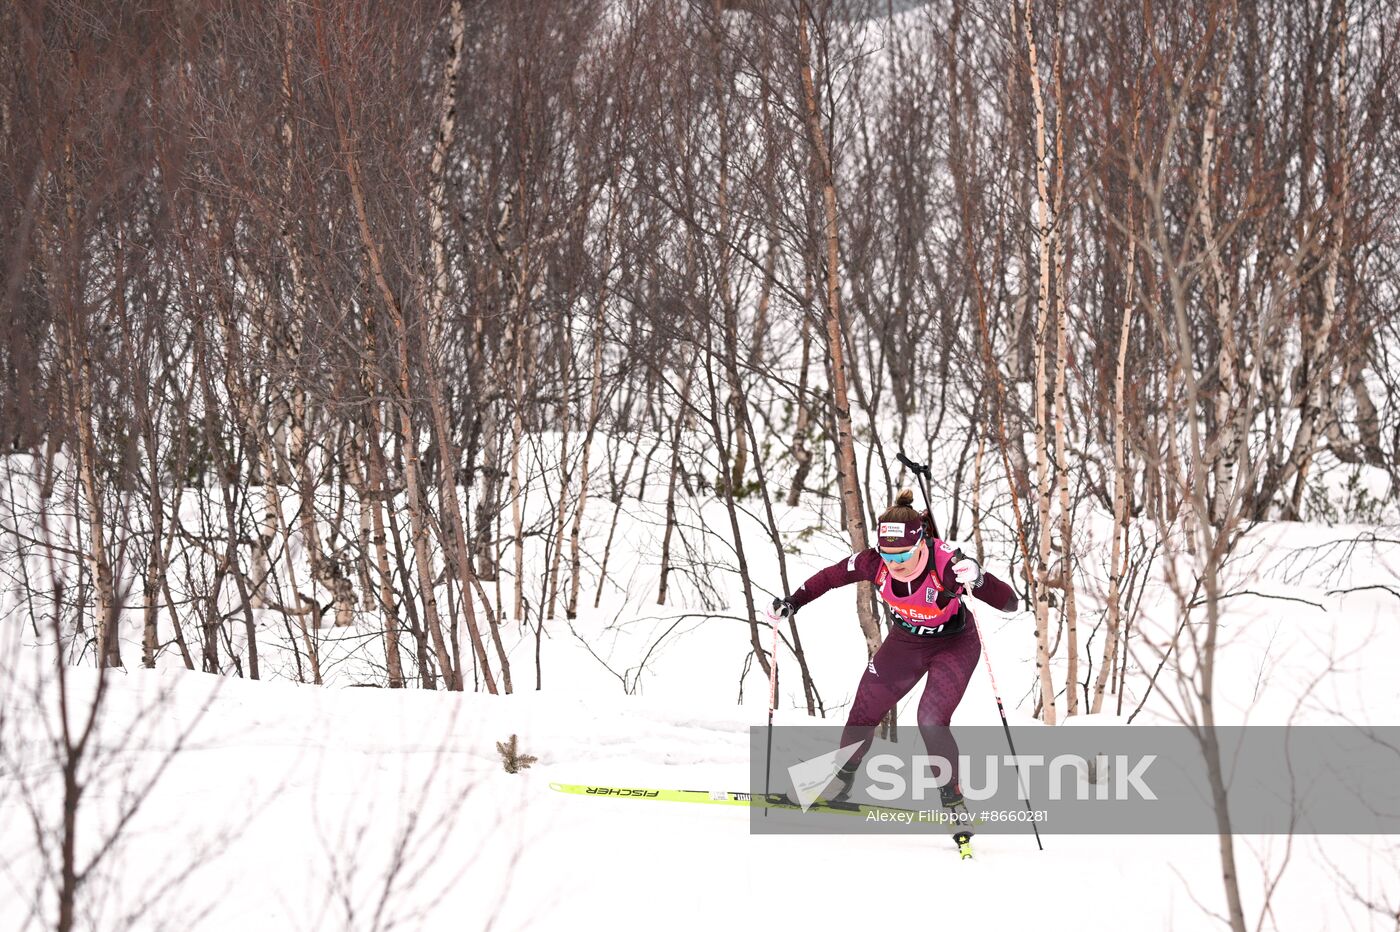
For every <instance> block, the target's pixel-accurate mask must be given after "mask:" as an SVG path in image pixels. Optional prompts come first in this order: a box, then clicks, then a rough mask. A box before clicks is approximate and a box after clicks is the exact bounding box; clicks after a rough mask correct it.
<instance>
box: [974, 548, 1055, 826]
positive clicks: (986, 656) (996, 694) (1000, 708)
mask: <svg viewBox="0 0 1400 932" xmlns="http://www.w3.org/2000/svg"><path fill="white" fill-rule="evenodd" d="M958 552H959V553H961V552H962V551H958ZM958 591H959V592H961V591H962V588H961V587H959V589H958ZM977 640H979V641H981V642H982V660H983V661H984V662H985V663H986V664H987V679H989V680H991V681H992V696H993V698H995V699H996V701H997V712H998V713H999V714H1000V715H1001V727H1002V730H1003V731H1005V732H1006V746H1007V747H1009V748H1010V749H1011V758H1012V760H1015V759H1016V744H1015V742H1013V741H1012V740H1011V724H1010V723H1009V722H1007V720H1006V706H1004V705H1002V704H1001V691H1000V690H998V689H997V678H996V674H994V673H993V672H992V655H991V653H989V652H988V650H987V642H986V641H985V640H983V638H982V631H981V629H980V628H979V629H978V631H977ZM1016 786H1017V787H1018V788H1019V789H1020V790H1021V791H1022V793H1023V795H1024V796H1025V797H1026V811H1027V812H1029V813H1030V814H1031V831H1033V832H1035V845H1036V847H1037V848H1039V849H1040V850H1041V851H1044V850H1045V845H1044V843H1042V842H1041V840H1040V825H1039V824H1038V823H1037V822H1036V821H1035V812H1034V811H1033V810H1032V809H1031V794H1030V791H1029V790H1027V789H1026V786H1025V784H1024V783H1023V782H1022V780H1021V765H1020V764H1017V765H1016Z"/></svg>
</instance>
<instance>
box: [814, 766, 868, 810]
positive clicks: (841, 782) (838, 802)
mask: <svg viewBox="0 0 1400 932" xmlns="http://www.w3.org/2000/svg"><path fill="white" fill-rule="evenodd" d="M859 770H860V764H847V765H846V766H844V767H842V768H841V769H840V770H838V771H836V774H835V775H834V776H833V777H832V778H831V782H830V783H828V784H827V785H826V789H824V790H822V794H821V795H820V796H818V797H817V805H821V806H835V807H838V808H839V807H840V806H842V805H849V803H848V800H849V799H850V796H851V790H852V789H854V788H855V785H856V772H857V771H859Z"/></svg>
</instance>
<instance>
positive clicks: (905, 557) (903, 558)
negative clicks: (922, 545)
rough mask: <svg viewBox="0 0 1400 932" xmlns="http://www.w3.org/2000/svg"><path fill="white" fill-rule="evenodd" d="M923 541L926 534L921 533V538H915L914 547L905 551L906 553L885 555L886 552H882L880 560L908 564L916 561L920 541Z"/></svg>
mask: <svg viewBox="0 0 1400 932" xmlns="http://www.w3.org/2000/svg"><path fill="white" fill-rule="evenodd" d="M923 539H924V532H923V531H920V532H919V536H918V537H916V538H914V545H913V546H912V547H910V548H909V549H908V550H906V551H904V553H885V551H883V550H881V551H880V559H881V560H884V561H885V562H886V563H907V562H909V561H910V560H912V559H914V554H916V553H918V552H919V541H921V540H923Z"/></svg>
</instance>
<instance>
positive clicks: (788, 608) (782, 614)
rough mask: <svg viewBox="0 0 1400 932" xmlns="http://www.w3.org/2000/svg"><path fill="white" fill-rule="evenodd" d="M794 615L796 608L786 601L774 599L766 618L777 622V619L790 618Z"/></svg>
mask: <svg viewBox="0 0 1400 932" xmlns="http://www.w3.org/2000/svg"><path fill="white" fill-rule="evenodd" d="M796 614H797V606H795V605H793V604H792V603H791V602H789V601H788V600H787V599H774V600H773V607H772V608H770V609H769V610H768V617H769V618H770V619H772V620H773V621H777V620H778V619H779V618H791V617H792V616H793V615H796Z"/></svg>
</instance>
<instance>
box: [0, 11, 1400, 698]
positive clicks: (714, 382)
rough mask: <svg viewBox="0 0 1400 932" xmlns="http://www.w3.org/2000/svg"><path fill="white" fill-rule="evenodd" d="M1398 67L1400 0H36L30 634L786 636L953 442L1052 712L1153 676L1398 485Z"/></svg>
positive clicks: (3, 370) (12, 270) (30, 74)
mask: <svg viewBox="0 0 1400 932" xmlns="http://www.w3.org/2000/svg"><path fill="white" fill-rule="evenodd" d="M1398 53H1400V11H1397V9H1396V7H1395V6H1394V5H1393V4H1391V3H1387V2H1383V0H1261V2H1257V3H1238V2H1232V0H1186V2H1184V3H1182V4H1177V5H1172V6H1160V5H1157V4H1153V3H1141V4H1139V3H1119V2H1108V0H1012V2H1010V3H1005V2H1003V3H998V2H992V0H932V2H928V3H913V2H909V0H901V2H893V0H868V2H859V0H847V2H836V0H664V2H643V0H606V2H605V0H571V2H568V3H562V2H559V3H555V2H541V3H514V2H468V0H429V2H417V0H412V2H404V3H398V4H393V5H383V4H377V3H372V2H361V0H334V2H330V0H324V2H322V0H248V2H236V3H235V2H217V0H151V2H148V3H142V4H132V3H125V2H115V0H113V2H95V0H94V2H80V0H47V2H45V0H35V2H21V3H12V4H6V5H4V7H3V8H0V69H2V70H3V75H4V77H3V80H0V302H3V315H0V327H3V333H2V334H0V459H3V460H4V462H5V465H6V468H5V473H4V481H5V483H6V488H4V489H3V491H0V499H2V500H3V503H4V507H3V509H0V522H2V524H0V548H2V549H3V552H0V568H3V570H4V573H5V579H4V586H5V588H6V589H7V590H8V591H9V592H10V593H11V594H12V596H13V597H12V598H11V599H10V601H8V602H7V603H6V605H7V606H8V611H7V617H6V618H4V619H3V623H4V624H5V625H7V626H12V627H23V628H24V629H26V631H27V635H26V636H28V637H32V638H34V639H37V640H38V641H39V642H42V643H45V644H48V645H50V646H51V647H52V648H53V649H55V650H57V651H58V652H59V654H60V656H61V662H62V663H63V664H68V665H72V664H77V665H86V666H97V667H103V668H115V667H122V668H126V669H134V668H137V667H141V666H144V667H155V666H158V665H177V666H182V667H184V668H188V669H190V670H196V671H203V672H205V673H210V674H219V675H222V676H225V677H241V678H247V679H264V680H266V679H274V678H276V679H284V680H290V681H294V682H298V683H305V684H321V683H326V682H328V681H330V680H332V679H334V678H335V677H336V676H337V675H340V674H342V673H344V671H346V670H348V669H351V668H353V670H354V673H353V676H352V677H351V678H352V680H353V684H354V685H366V686H378V687H387V688H390V689H400V688H406V689H428V690H462V691H468V692H470V691H477V692H485V693H493V694H494V693H502V694H504V693H510V692H520V691H531V690H536V689H539V688H541V686H542V684H544V683H547V682H549V681H550V676H551V670H550V666H549V663H548V657H547V651H546V652H542V651H541V647H540V645H541V643H542V642H547V641H548V640H549V639H551V638H556V637H565V638H566V637H568V636H569V635H568V631H569V625H571V624H573V623H575V622H577V621H578V620H579V619H580V618H581V617H583V616H586V615H587V613H588V612H589V611H590V610H593V609H596V608H598V607H599V606H600V605H607V604H610V603H613V602H615V601H617V600H618V599H623V598H625V599H628V600H631V603H632V604H635V605H642V606H646V605H650V606H652V607H653V608H655V609H656V610H657V611H664V610H665V607H668V606H672V607H674V606H678V605H680V606H703V607H704V608H706V609H709V610H717V609H718V608H719V607H720V606H721V603H724V605H723V607H724V609H725V610H726V611H728V612H730V613H731V614H734V615H736V616H738V617H739V618H740V619H741V620H744V621H746V622H747V623H748V624H749V625H750V627H751V632H752V641H753V650H752V653H751V656H750V657H749V662H751V663H752V664H754V665H755V666H756V667H757V668H761V669H762V670H763V671H764V672H766V671H767V669H768V667H767V665H768V663H769V650H768V646H767V644H766V643H760V640H759V628H758V626H757V625H756V624H755V622H756V620H757V618H758V617H759V615H761V613H762V610H763V608H764V606H765V605H766V603H767V602H768V601H770V600H771V598H772V597H773V596H774V595H782V594H783V593H784V592H786V591H791V589H792V588H794V587H796V586H797V585H798V584H799V583H800V582H801V580H802V578H804V575H805V574H804V573H799V571H797V570H796V569H791V568H790V567H789V564H790V563H791V562H792V561H793V559H794V555H795V554H798V553H800V552H801V549H802V548H801V544H800V542H797V543H794V541H793V539H792V536H791V532H793V531H794V530H796V528H794V527H792V526H783V525H782V524H781V522H780V518H781V516H783V515H787V514H790V513H791V512H790V509H792V508H794V507H797V506H803V507H805V508H807V509H809V512H810V513H811V514H813V515H816V516H817V518H816V519H815V520H816V524H815V525H814V526H813V527H811V528H809V530H810V531H811V532H812V533H815V534H827V535H834V536H836V537H839V538H840V539H842V540H844V541H846V542H848V544H849V547H850V548H853V549H860V548H864V547H866V546H869V542H870V539H871V535H870V530H869V529H870V528H871V526H872V522H873V520H874V519H875V516H876V515H878V514H879V513H880V512H881V511H882V510H883V509H884V508H885V507H886V506H887V505H888V504H889V503H890V501H892V499H893V496H894V492H895V491H896V490H897V489H898V488H900V487H903V486H911V485H913V480H912V478H911V477H910V476H909V474H908V473H906V472H903V471H902V470H901V467H900V465H899V463H898V462H897V461H896V454H897V452H898V451H900V450H904V451H907V452H908V453H909V455H911V456H913V457H915V458H916V459H918V460H920V461H925V462H928V463H930V464H931V465H932V470H933V472H932V478H933V490H934V491H933V496H932V497H933V514H934V518H935V520H936V521H937V523H938V525H939V527H940V529H941V532H942V536H943V537H945V538H949V539H959V540H965V541H968V542H969V543H970V546H971V547H972V548H974V549H975V551H976V553H977V555H978V556H979V557H980V558H983V559H985V560H988V561H992V562H995V563H997V564H999V565H1001V566H1002V567H1003V568H1007V567H1009V572H1008V573H1006V578H1008V579H1010V580H1012V581H1013V583H1014V585H1015V586H1016V587H1017V588H1018V590H1019V591H1020V593H1021V595H1022V597H1023V604H1026V605H1028V606H1030V610H1031V612H1032V613H1033V618H1034V624H1033V626H1031V625H1027V626H1026V628H1025V631H1024V634H1023V635H1022V636H1023V637H1024V638H1026V639H1030V638H1034V639H1035V653H1036V658H1037V679H1036V682H1035V683H1034V684H1029V683H1028V684H1016V688H1017V689H1019V688H1021V686H1022V685H1024V686H1026V687H1028V695H1029V696H1030V698H1029V700H1028V701H1029V704H1028V705H1027V708H1031V707H1032V706H1033V708H1034V714H1035V715H1037V716H1038V717H1040V718H1041V719H1043V720H1044V721H1045V722H1046V723H1054V722H1056V721H1060V720H1063V719H1064V718H1066V717H1068V716H1073V715H1076V714H1080V713H1087V712H1090V711H1100V710H1104V711H1117V712H1119V713H1123V714H1126V713H1128V712H1130V711H1131V710H1132V708H1133V705H1134V703H1135V702H1136V701H1137V699H1138V698H1139V697H1140V696H1141V695H1142V694H1143V692H1144V691H1145V690H1147V689H1150V684H1149V683H1148V678H1149V677H1150V676H1151V674H1152V669H1151V666H1150V665H1148V664H1144V663H1142V662H1133V661H1131V660H1130V646H1129V645H1130V642H1131V639H1132V635H1133V628H1132V625H1133V620H1134V617H1135V614H1136V612H1137V609H1138V606H1139V603H1140V599H1141V596H1142V591H1143V586H1144V585H1145V580H1146V578H1147V576H1148V570H1149V568H1150V567H1152V566H1153V565H1160V564H1161V563H1162V561H1166V563H1167V564H1168V565H1169V567H1170V568H1171V570H1170V573H1171V578H1172V580H1173V583H1174V585H1176V586H1177V588H1178V590H1179V592H1180V595H1181V598H1182V605H1183V606H1184V607H1185V606H1197V605H1205V604H1209V605H1210V606H1212V607H1214V606H1215V605H1216V604H1217V603H1218V602H1219V601H1220V600H1221V599H1222V598H1224V597H1225V596H1226V595H1227V593H1226V592H1224V590H1223V589H1222V586H1223V583H1222V582H1221V580H1220V573H1221V570H1222V568H1223V567H1225V566H1226V565H1227V563H1228V561H1229V559H1230V558H1231V554H1232V552H1233V548H1234V547H1235V545H1236V543H1237V542H1238V541H1239V539H1240V538H1241V536H1242V535H1244V534H1246V533H1247V532H1248V531H1249V530H1250V529H1251V528H1254V527H1257V526H1259V525H1260V523H1261V522H1296V521H1312V522H1324V523H1346V522H1362V523H1371V524H1376V523H1379V522H1382V521H1384V520H1386V519H1387V516H1393V515H1394V514H1395V511H1396V506H1397V486H1396V479H1397V463H1400V359H1397V353H1400V314H1397V312H1396V309H1395V307H1396V305H1395V301H1396V298H1397V295H1396V282H1397V261H1398V260H1400V230H1397V207H1398V206H1400V172H1397V171H1396V166H1397V164H1400V103H1398V102H1400V70H1398V66H1400V59H1397V54H1398ZM639 515H643V516H645V521H647V522H649V524H648V526H649V527H650V528H651V529H652V530H653V531H654V534H653V536H652V537H650V538H649V540H651V541H653V543H652V544H649V545H648V546H647V547H646V548H645V549H644V550H643V551H642V553H641V554H640V556H639V557H638V559H637V560H636V563H637V564H638V566H637V567H635V568H632V569H626V570H624V568H623V567H622V566H621V564H620V562H619V559H620V558H619V556H618V554H619V553H620V552H622V551H625V550H626V549H627V548H628V547H629V546H631V545H632V544H631V542H630V541H628V540H627V539H626V538H627V537H628V536H629V535H631V534H632V533H634V532H633V531H632V530H629V529H630V528H632V527H633V524H632V523H630V522H633V521H635V520H638V516H639ZM700 515H703V516H704V518H703V520H702V519H701V518H700V517H697V516H700ZM756 563H761V564H762V565H763V566H765V567H767V566H771V565H774V564H775V563H776V566H777V567H778V568H779V573H778V575H777V576H776V577H775V576H773V575H772V574H771V573H770V572H767V571H765V572H762V573H759V572H756V571H754V570H753V569H752V567H753V566H754V565H755V564H756ZM721 581H723V585H721ZM729 581H732V582H733V591H735V592H740V593H742V598H731V597H730V596H729V592H730V587H729ZM865 588H866V587H864V586H862V589H865ZM856 605H857V611H856V612H854V613H852V616H851V618H850V620H849V622H848V623H849V624H850V625H852V626H856V625H858V626H859V627H860V631H861V635H862V637H864V639H865V642H866V645H867V649H868V650H869V651H870V652H871V653H872V654H873V652H874V650H875V648H876V647H878V645H879V643H880V641H881V637H882V632H881V625H880V623H879V621H878V616H877V615H876V610H875V606H874V600H873V598H872V597H871V596H870V595H869V593H865V594H863V595H862V596H860V597H858V598H857V599H856ZM783 636H784V638H785V639H786V641H787V643H788V645H789V646H790V647H791V648H792V649H793V650H794V651H795V652H796V654H797V655H798V656H799V657H800V656H801V635H800V634H799V632H798V627H797V626H796V625H793V626H791V627H790V628H787V627H785V628H784V630H783ZM736 672H737V671H733V670H724V671H717V673H716V675H717V676H723V677H732V676H733V675H734V674H735V673H736ZM787 675H788V676H789V677H793V676H804V677H805V676H806V670H805V669H801V670H800V672H797V673H789V674H787ZM625 685H626V680H625V679H624V686H625ZM819 687H820V684H812V683H807V684H806V687H805V694H806V696H807V703H808V706H809V709H811V710H813V711H816V712H818V713H820V710H821V697H820V693H819ZM1125 694H1126V696H1127V698H1126V700H1125V699H1124V696H1125Z"/></svg>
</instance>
